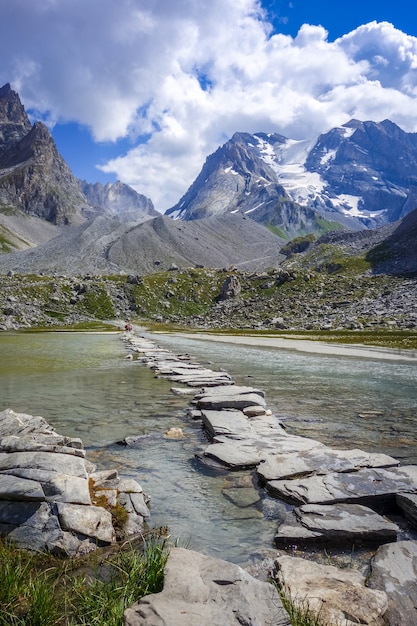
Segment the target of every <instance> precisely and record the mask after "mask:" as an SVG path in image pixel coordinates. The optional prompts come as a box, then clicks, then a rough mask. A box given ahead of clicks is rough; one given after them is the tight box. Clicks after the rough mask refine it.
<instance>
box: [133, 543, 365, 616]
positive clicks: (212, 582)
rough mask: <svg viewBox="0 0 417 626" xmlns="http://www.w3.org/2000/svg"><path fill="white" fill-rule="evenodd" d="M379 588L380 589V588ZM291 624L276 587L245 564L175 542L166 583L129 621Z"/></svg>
mask: <svg viewBox="0 0 417 626" xmlns="http://www.w3.org/2000/svg"><path fill="white" fill-rule="evenodd" d="M374 593H377V592H374ZM197 624H198V626H241V625H242V624H247V625H249V624H253V625H255V624H257V625H259V626H263V625H266V624H274V626H289V624H290V620H289V617H288V614H287V613H286V611H285V610H284V608H283V607H282V604H281V601H280V599H279V596H278V594H277V592H276V589H275V588H274V586H273V585H271V584H270V583H265V582H261V581H259V580H256V579H255V578H253V577H252V576H250V575H249V574H248V573H247V572H245V571H244V570H243V569H242V568H240V567H239V566H237V565H233V564H232V563H227V562H226V561H221V560H218V559H214V558H212V557H208V556H204V555H202V554H199V553H197V552H193V551H191V550H186V549H184V548H174V549H172V550H171V552H170V555H169V557H168V562H167V565H166V568H165V579H164V588H163V591H161V592H160V593H158V594H153V595H149V596H145V597H144V598H142V599H141V600H140V601H139V602H138V603H137V604H135V605H134V606H133V607H132V608H130V609H127V610H126V611H125V625H126V626H196V625H197Z"/></svg>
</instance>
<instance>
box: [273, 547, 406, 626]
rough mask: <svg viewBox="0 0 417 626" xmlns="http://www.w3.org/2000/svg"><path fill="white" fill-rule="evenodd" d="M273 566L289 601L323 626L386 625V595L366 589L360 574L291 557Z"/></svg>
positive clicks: (364, 580)
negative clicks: (313, 614)
mask: <svg viewBox="0 0 417 626" xmlns="http://www.w3.org/2000/svg"><path fill="white" fill-rule="evenodd" d="M390 545H392V544H390ZM275 566H276V575H275V577H276V579H277V581H278V583H279V584H280V585H281V586H283V587H284V588H285V589H286V592H287V594H289V595H290V596H291V598H292V601H293V602H295V603H296V604H298V605H299V606H300V607H301V608H303V609H304V610H305V609H306V608H307V607H309V608H310V610H311V611H314V612H315V613H316V614H319V616H320V621H321V622H322V623H323V624H329V625H330V624H332V625H333V624H334V625H336V624H340V625H343V626H357V625H358V624H362V625H364V626H365V625H367V626H386V624H387V622H386V621H385V619H384V615H385V613H386V610H387V607H388V600H387V596H386V593H385V592H384V591H378V590H375V589H368V587H366V579H365V577H364V576H363V575H362V574H361V573H360V572H358V571H355V570H353V569H339V568H337V567H334V566H332V565H320V564H318V563H314V562H313V561H309V560H306V559H301V558H298V557H291V556H280V557H278V559H276V561H275ZM412 623H413V622H408V624H409V626H411V624H412ZM404 626H405V625H404Z"/></svg>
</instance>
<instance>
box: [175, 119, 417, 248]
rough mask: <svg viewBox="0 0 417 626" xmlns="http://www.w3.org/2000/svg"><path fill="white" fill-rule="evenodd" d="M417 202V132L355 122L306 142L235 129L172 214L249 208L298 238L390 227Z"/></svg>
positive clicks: (255, 217) (259, 219)
mask: <svg viewBox="0 0 417 626" xmlns="http://www.w3.org/2000/svg"><path fill="white" fill-rule="evenodd" d="M416 206H417V134H416V133H406V132H404V131H403V130H401V129H400V128H399V127H398V126H396V125H395V124H393V123H392V122H390V121H389V120H385V121H383V122H381V123H376V122H360V121H358V120H351V121H350V122H348V123H347V124H345V125H343V126H341V127H339V128H333V129H331V130H330V131H328V132H326V133H324V134H321V135H320V136H319V137H315V138H313V139H311V140H305V141H304V140H303V141H296V140H292V139H287V138H286V137H284V136H282V135H279V134H275V133H272V134H265V133H256V134H254V135H250V134H248V133H235V134H234V135H233V137H232V138H231V139H230V140H229V141H228V142H227V143H225V144H224V145H223V146H222V147H220V148H218V149H217V150H216V152H214V153H213V154H212V155H210V156H209V157H208V158H207V160H206V162H205V164H204V165H203V168H202V170H201V172H200V174H199V176H198V177H197V178H196V180H195V181H194V183H193V184H192V185H191V187H190V188H189V189H188V191H187V192H186V193H185V195H184V196H183V197H182V198H181V199H180V201H179V202H178V203H177V204H176V205H175V206H174V207H172V208H171V209H169V210H168V211H167V212H166V214H167V215H169V216H171V217H173V218H175V219H181V220H194V219H200V218H201V217H204V216H208V215H222V214H225V213H243V214H245V215H248V216H249V217H250V218H252V219H253V220H255V221H257V222H260V223H262V224H265V225H267V226H275V227H276V228H277V229H280V230H282V231H283V232H284V233H285V234H286V235H287V236H288V237H293V236H295V235H299V234H303V233H306V232H320V231H322V232H323V230H328V229H329V228H331V227H332V226H333V227H334V226H337V225H339V228H340V227H344V228H347V229H349V230H360V229H363V228H374V227H377V226H382V225H384V224H388V223H391V222H393V221H396V220H398V219H399V218H401V217H403V216H404V215H406V214H407V213H408V212H410V211H411V210H412V209H414V208H415V207H416ZM329 221H330V222H333V225H332V224H330V225H329V224H328V222H329Z"/></svg>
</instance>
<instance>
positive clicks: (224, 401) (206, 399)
mask: <svg viewBox="0 0 417 626" xmlns="http://www.w3.org/2000/svg"><path fill="white" fill-rule="evenodd" d="M248 406H265V399H264V398H263V397H262V396H260V395H259V394H257V393H242V394H236V395H229V394H224V395H221V394H213V395H206V396H203V397H202V398H199V399H198V400H197V407H199V408H201V409H211V410H213V411H216V410H217V411H220V410H221V409H244V408H246V407H248Z"/></svg>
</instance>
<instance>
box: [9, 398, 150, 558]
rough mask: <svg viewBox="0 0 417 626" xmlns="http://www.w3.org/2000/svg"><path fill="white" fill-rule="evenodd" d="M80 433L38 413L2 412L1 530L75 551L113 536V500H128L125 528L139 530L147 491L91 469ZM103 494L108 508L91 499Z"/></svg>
mask: <svg viewBox="0 0 417 626" xmlns="http://www.w3.org/2000/svg"><path fill="white" fill-rule="evenodd" d="M91 470H92V466H91V464H90V463H89V462H88V461H87V460H86V459H85V451H84V450H83V448H82V442H81V440H80V439H71V438H69V437H63V436H61V435H59V434H58V433H56V432H55V430H54V429H53V428H52V427H51V426H50V425H49V424H48V423H47V422H46V421H45V420H44V419H43V418H42V417H33V416H31V415H27V414H23V413H15V412H14V411H12V410H11V409H6V410H5V411H2V412H0V533H1V534H2V535H6V536H8V538H9V539H11V540H12V541H14V542H16V543H17V544H19V545H20V546H22V547H24V548H28V549H31V550H48V551H50V552H54V553H60V554H71V555H75V554H81V553H85V552H90V551H91V550H94V549H96V547H97V546H100V545H107V544H110V543H112V542H113V541H114V540H115V538H116V534H115V530H114V528H113V523H112V515H111V507H112V506H115V505H116V504H120V505H122V506H126V508H127V510H128V524H127V526H126V529H125V533H126V534H133V533H136V532H140V531H141V530H142V529H143V522H144V519H145V518H146V517H148V516H149V511H148V508H147V506H146V504H147V497H146V496H145V494H143V492H142V488H141V487H140V485H138V484H137V483H136V482H135V481H133V480H128V481H123V480H120V479H119V478H118V475H117V472H116V471H114V470H109V471H106V472H97V473H94V472H92V471H91ZM97 495H100V496H101V497H103V496H104V498H105V501H106V502H107V508H106V507H103V506H95V504H94V498H95V497H96V496H97Z"/></svg>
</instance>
